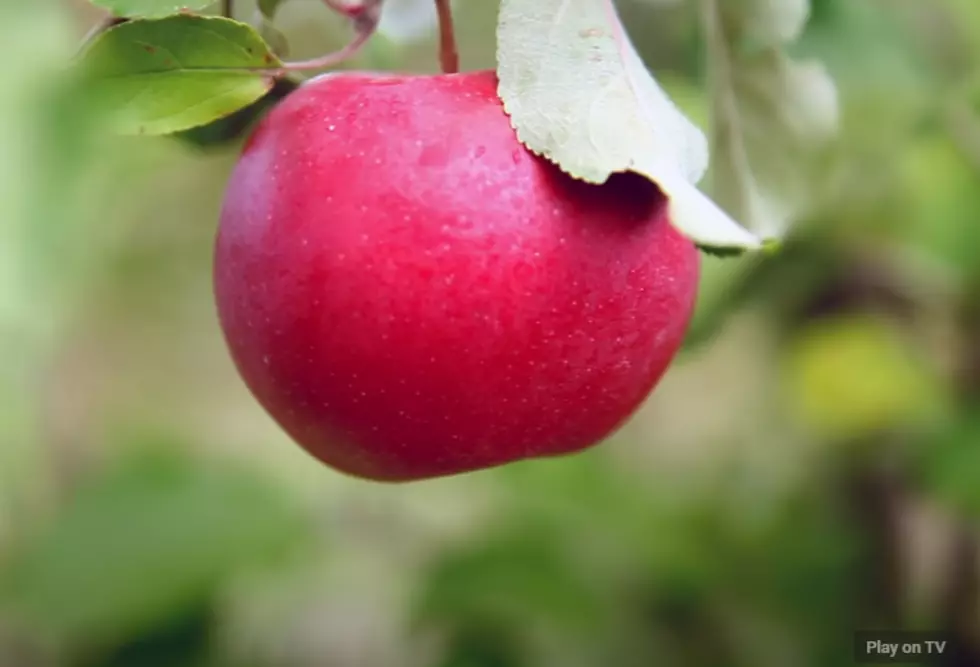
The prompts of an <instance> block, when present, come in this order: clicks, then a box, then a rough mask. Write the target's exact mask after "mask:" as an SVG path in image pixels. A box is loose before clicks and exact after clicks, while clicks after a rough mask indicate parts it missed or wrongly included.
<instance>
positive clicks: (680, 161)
mask: <svg viewBox="0 0 980 667" xmlns="http://www.w3.org/2000/svg"><path fill="white" fill-rule="evenodd" d="M497 62H498V75H499V77H500V86H499V94H500V97H501V99H502V101H503V104H504V108H505V109H506V111H507V113H508V114H509V115H510V116H511V122H512V124H513V126H514V129H515V130H516V131H517V136H518V138H519V139H520V140H521V142H523V143H524V144H525V145H526V146H527V147H528V148H529V149H530V150H531V151H533V152H535V153H537V154H540V155H543V156H544V157H546V158H547V159H549V160H551V161H552V162H554V163H556V164H557V165H558V166H559V167H560V168H561V169H562V170H563V171H565V172H567V173H568V174H570V175H572V176H573V177H576V178H579V179H582V180H585V181H589V182H592V183H603V182H605V181H606V179H608V178H609V176H610V175H612V174H614V173H618V172H626V171H631V172H636V173H638V174H641V175H643V176H646V177H647V178H649V179H650V180H652V181H653V182H655V183H656V184H657V185H658V186H659V187H660V189H661V190H663V191H664V193H665V194H666V195H667V197H668V198H669V200H670V207H671V219H672V221H673V222H674V224H675V225H676V226H677V227H678V229H680V230H681V231H682V232H683V233H685V234H686V235H688V236H689V237H690V238H691V239H693V240H694V241H695V242H697V243H698V244H700V245H702V246H705V247H710V248H725V249H728V248H730V249H738V250H744V249H757V248H759V247H760V246H761V240H760V239H759V238H758V237H756V236H755V235H754V234H752V233H750V232H748V231H747V230H745V229H744V228H743V227H741V226H739V225H738V223H736V222H735V221H734V220H732V219H731V217H729V215H728V214H727V213H725V212H724V211H722V210H721V209H720V208H719V207H718V206H717V205H716V204H715V203H714V202H713V201H711V200H710V199H709V198H708V197H706V196H705V195H704V194H702V193H701V192H700V191H699V190H698V189H697V188H696V187H695V185H694V184H695V183H696V182H697V181H698V180H700V178H701V177H702V176H703V175H704V173H705V170H706V168H707V164H708V150H707V142H706V140H705V137H704V135H703V134H702V133H701V131H700V130H699V129H698V128H697V127H696V126H695V125H694V124H693V123H691V121H690V120H688V119H687V118H686V117H685V116H684V115H683V114H682V113H681V112H680V111H679V110H678V108H677V107H676V106H675V105H674V103H673V102H672V101H671V100H670V98H669V97H668V96H667V94H666V93H665V92H664V91H663V90H662V89H661V87H660V86H659V84H658V83H657V82H656V81H655V80H654V79H653V78H652V77H651V76H650V73H649V72H648V71H647V69H646V68H645V67H644V65H643V62H642V60H641V59H640V57H639V55H638V54H637V52H636V50H635V48H634V47H633V44H632V43H631V42H630V40H629V37H628V36H627V34H626V31H625V29H624V28H623V25H622V23H621V22H620V20H619V17H618V15H617V13H616V10H615V7H614V6H613V4H612V2H611V0H503V2H502V3H501V7H500V15H499V22H498V27H497Z"/></svg>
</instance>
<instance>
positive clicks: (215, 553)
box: [0, 455, 303, 643]
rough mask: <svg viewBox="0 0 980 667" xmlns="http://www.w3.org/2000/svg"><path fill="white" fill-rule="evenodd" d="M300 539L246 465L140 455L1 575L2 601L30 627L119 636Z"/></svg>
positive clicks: (277, 498) (285, 509)
mask: <svg viewBox="0 0 980 667" xmlns="http://www.w3.org/2000/svg"><path fill="white" fill-rule="evenodd" d="M302 534H303V525H302V521H301V519H300V515H299V513H298V512H297V511H296V510H295V508H294V507H293V506H292V504H291V502H289V501H288V500H287V498H286V497H285V496H283V495H282V494H281V493H280V491H279V490H278V489H277V488H276V487H274V486H269V485H268V484H267V483H266V482H264V481H263V480H262V479H261V478H259V477H256V476H254V475H253V474H251V473H247V472H245V471H244V470H235V469H229V468H228V467H224V468H222V469H217V468H213V469H212V468H206V467H202V466H200V464H197V463H194V462H192V461H190V460H184V459H182V458H178V457H176V456H171V455H163V456H159V457H157V456H146V455H140V458H138V459H136V460H133V461H130V462H127V463H124V464H122V465H121V466H119V467H118V468H117V469H115V470H113V471H111V472H110V473H108V474H107V475H105V476H104V477H103V478H102V479H99V480H96V481H94V482H90V485H89V486H87V487H86V488H83V489H82V490H80V492H79V493H78V495H76V497H75V498H73V499H72V503H71V504H70V505H69V506H68V507H67V508H66V509H65V510H64V511H63V513H62V514H61V515H60V516H58V517H56V519H55V520H54V522H53V523H52V524H51V525H50V526H49V527H47V529H46V530H44V531H43V533H42V534H41V535H40V537H39V538H38V539H36V540H35V541H34V542H33V543H31V544H29V545H27V546H26V548H25V549H24V550H23V551H21V552H19V554H18V556H17V557H16V558H15V559H14V561H13V562H11V563H10V567H9V568H7V569H6V571H5V573H4V577H3V578H2V579H0V603H2V604H3V606H4V607H5V608H6V609H8V610H12V611H13V612H14V613H15V614H16V615H17V616H18V617H20V618H21V619H23V620H26V621H28V622H29V623H30V624H31V625H32V626H33V627H34V628H35V629H38V630H42V631H44V632H46V633H50V634H53V635H54V636H56V637H57V638H59V639H64V640H67V641H69V642H71V641H85V642H86V643H89V642H95V643H100V642H103V641H116V640H119V639H122V638H125V637H127V636H131V635H133V634H137V633H141V632H143V631H145V630H147V629H149V628H151V627H153V626H155V625H157V624H162V623H166V622H167V621H169V620H173V619H174V618H176V617H179V616H180V615H181V614H183V613H184V612H185V611H187V610H188V609H193V608H194V607H195V606H196V605H198V604H200V603H202V602H207V600H208V598H210V597H211V596H213V594H214V593H215V591H216V587H217V586H219V585H221V584H222V583H223V582H226V581H228V579H229V577H231V576H233V575H235V574H236V573H238V572H241V571H242V570H243V568H246V567H252V566H253V565H259V564H265V563H266V562H269V561H270V560H271V559H276V558H278V557H279V556H280V555H286V554H287V553H288V552H289V550H290V549H291V548H292V547H293V546H294V545H296V544H298V542H297V540H298V539H299V538H300V536H301V535H302Z"/></svg>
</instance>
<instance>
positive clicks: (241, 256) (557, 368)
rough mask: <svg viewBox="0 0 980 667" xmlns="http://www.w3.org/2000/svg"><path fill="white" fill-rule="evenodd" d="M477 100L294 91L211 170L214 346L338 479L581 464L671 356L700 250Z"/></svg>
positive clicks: (447, 79)
mask: <svg viewBox="0 0 980 667" xmlns="http://www.w3.org/2000/svg"><path fill="white" fill-rule="evenodd" d="M496 86H497V80H496V76H495V74H494V73H493V72H472V73H464V74H455V75H440V76H396V75H380V74H367V73H340V74H332V75H328V76H326V77H321V78H319V79H315V80H314V81H312V82H310V83H308V84H305V85H304V86H302V87H301V88H300V89H299V90H298V91H296V92H295V93H293V94H292V95H291V96H289V97H288V98H286V100H285V101H283V102H282V103H281V104H279V106H277V107H276V108H275V109H274V110H273V111H272V112H271V113H270V114H269V115H268V116H267V117H266V118H265V119H264V120H263V122H261V123H260V125H259V126H258V128H257V130H256V131H255V133H254V135H253V136H252V137H251V138H250V139H249V141H248V143H247V145H246V147H245V149H244V153H243V155H242V156H241V159H240V161H239V162H238V164H237V166H236V168H235V170H234V173H233V175H232V177H231V182H230V185H229V187H228V191H227V196H226V200H225V203H224V209H223V212H222V215H221V226H220V230H219V233H218V238H217V248H216V253H215V275H214V280H215V291H216V296H217V305H218V312H219V316H220V320H221V325H222V327H223V330H224V333H225V336H226V339H227V342H228V345H229V347H230V349H231V354H232V356H233V358H234V361H235V363H236V365H237V367H238V369H239V371H240V372H241V375H242V377H243V378H244V380H245V382H246V383H247V385H248V386H249V388H250V389H251V391H252V392H253V393H254V395H255V396H256V398H257V399H258V401H259V402H260V403H261V404H262V405H263V406H264V407H265V408H266V410H268V412H269V413H270V414H271V415H272V417H273V418H275V420H276V421H277V422H278V423H279V424H280V425H281V426H282V428H283V429H284V430H285V431H286V432H287V433H289V435H290V436H291V437H292V438H293V439H295V440H296V441H297V442H298V443H299V444H300V445H301V446H302V447H304V448H305V449H306V450H308V451H309V452H310V453H311V454H312V455H313V456H315V457H317V458H318V459H320V460H321V461H323V462H324V463H326V464H327V465H329V466H332V467H333V468H336V469H337V470H340V471H343V472H345V473H348V474H351V475H356V476H360V477H364V478H369V479H375V480H385V481H405V480H414V479H421V478H428V477H436V476H441V475H449V474H453V473H460V472H465V471H471V470H476V469H480V468H486V467H490V466H496V465H500V464H503V463H506V462H509V461H514V460H517V459H523V458H528V457H540V456H549V455H557V454H566V453H570V452H575V451H578V450H582V449H584V448H586V447H589V446H591V445H593V444H595V443H597V442H599V441H601V440H603V439H604V438H606V437H607V436H609V435H610V434H611V433H612V432H613V431H614V430H615V429H616V428H617V427H619V426H620V425H621V424H622V423H623V422H624V421H625V420H626V419H627V418H628V417H629V416H630V415H631V413H633V411H634V410H635V409H636V408H637V407H638V406H639V405H640V403H641V402H642V401H643V400H644V399H645V397H646V396H647V395H648V394H649V393H650V391H651V390H652V389H653V387H654V386H655V385H656V383H657V381H658V380H659V378H660V377H661V375H662V374H663V373H664V371H665V370H666V368H667V366H668V364H669V363H670V361H671V359H672V358H673V357H674V355H675V353H676V352H677V350H678V347H679V346H680V344H681V340H682V338H683V336H684V333H685V330H686V328H687V325H688V323H689V320H690V317H691V313H692V309H693V305H694V301H695V294H696V287H697V281H698V273H699V257H698V252H697V250H696V249H695V247H694V245H693V244H692V243H691V242H690V241H689V240H687V239H686V238H684V237H683V236H681V235H680V234H679V233H678V232H677V231H675V230H674V228H673V227H672V226H671V225H670V224H669V223H668V219H667V207H666V205H665V203H666V200H665V198H664V196H663V195H662V194H661V192H660V191H659V190H658V188H657V187H656V186H655V185H653V184H652V183H650V182H649V181H647V180H646V179H644V178H642V177H640V176H636V175H632V174H622V175H616V176H614V177H613V178H612V179H610V180H609V181H608V182H607V183H606V184H604V185H601V186H596V185H589V184H586V183H584V182H581V181H577V180H575V179H572V178H571V177H569V176H567V175H565V174H563V173H562V172H561V171H560V170H559V169H558V168H557V167H555V166H554V165H553V164H551V163H549V162H548V161H546V160H544V159H542V158H539V157H537V156H535V155H533V154H532V153H530V152H529V151H528V150H526V149H525V148H524V147H523V146H522V145H521V144H520V143H519V142H518V139H517V137H516V135H515V132H514V130H513V129H512V128H511V125H510V122H509V119H508V117H507V115H506V114H505V113H504V110H503V108H502V106H501V103H500V101H499V99H498V97H497V95H496Z"/></svg>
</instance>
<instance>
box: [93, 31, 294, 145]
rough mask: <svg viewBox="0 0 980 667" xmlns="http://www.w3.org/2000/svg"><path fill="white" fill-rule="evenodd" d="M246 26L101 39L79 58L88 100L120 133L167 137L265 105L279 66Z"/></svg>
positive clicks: (114, 35)
mask: <svg viewBox="0 0 980 667" xmlns="http://www.w3.org/2000/svg"><path fill="white" fill-rule="evenodd" d="M280 64H281V63H280V61H279V59H278V58H277V57H276V56H275V55H274V54H273V53H272V52H271V51H270V50H269V47H268V45H267V44H266V43H265V42H263V41H262V38H261V37H259V35H258V34H257V33H256V32H255V30H254V29H252V28H251V27H250V26H248V25H246V24H244V23H239V22H238V21H233V20H231V19H226V18H221V17H202V16H188V15H178V16H171V17H168V18H165V19H152V20H136V21H130V22H127V23H123V24H121V25H118V26H116V27H114V28H112V29H111V30H108V31H106V32H105V33H104V34H102V35H101V36H100V37H99V38H98V39H96V41H95V42H94V43H93V44H92V46H91V47H90V48H89V49H88V50H87V51H86V52H85V53H84V54H83V62H82V66H83V68H84V69H85V74H86V76H87V77H88V78H89V84H88V100H89V101H90V102H91V103H92V104H93V105H94V106H95V107H97V108H98V109H100V110H103V111H104V112H105V113H108V114H110V115H111V116H112V119H113V124H114V125H115V127H116V129H117V130H118V131H119V132H121V133H123V134H149V135H160V134H171V133H174V132H179V131H181V130H187V129H190V128H192V127H197V126H200V125H204V124H206V123H209V122H211V121H214V120H217V119H219V118H223V117H225V116H228V115H230V114H232V113H234V112H235V111H238V110H239V109H242V108H244V107H246V106H248V105H250V104H252V103H253V102H255V101H257V100H259V99H260V98H262V97H263V96H264V95H265V94H266V93H268V92H269V91H270V90H271V89H272V87H273V84H274V78H273V77H272V76H269V74H268V73H263V72H260V71H247V70H249V69H253V70H254V69H262V68H271V67H276V66H278V65H280Z"/></svg>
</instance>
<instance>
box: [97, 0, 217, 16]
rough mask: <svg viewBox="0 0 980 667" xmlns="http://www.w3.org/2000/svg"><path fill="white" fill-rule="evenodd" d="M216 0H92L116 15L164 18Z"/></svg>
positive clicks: (200, 8)
mask: <svg viewBox="0 0 980 667" xmlns="http://www.w3.org/2000/svg"><path fill="white" fill-rule="evenodd" d="M214 1H215V0H92V2H93V3H94V4H96V5H99V6H101V7H105V8H106V9H108V10H109V11H111V12H112V13H113V14H114V15H115V16H125V17H127V18H163V17H164V16H169V15H171V14H176V13H177V12H180V11H183V10H186V11H192V12H193V11H200V10H202V9H204V8H205V7H207V6H208V5H212V4H214Z"/></svg>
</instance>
